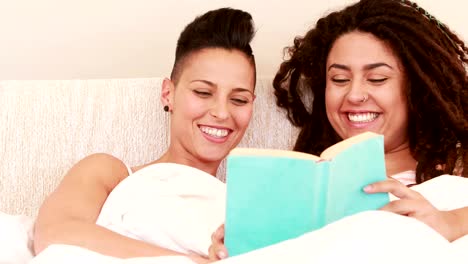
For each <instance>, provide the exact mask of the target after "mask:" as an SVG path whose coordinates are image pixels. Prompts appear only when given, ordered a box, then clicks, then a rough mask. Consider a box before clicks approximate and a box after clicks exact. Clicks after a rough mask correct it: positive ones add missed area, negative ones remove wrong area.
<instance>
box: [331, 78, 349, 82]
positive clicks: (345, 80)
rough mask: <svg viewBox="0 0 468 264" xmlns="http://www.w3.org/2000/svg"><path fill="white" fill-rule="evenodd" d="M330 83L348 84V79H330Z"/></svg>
mask: <svg viewBox="0 0 468 264" xmlns="http://www.w3.org/2000/svg"><path fill="white" fill-rule="evenodd" d="M332 81H333V82H334V83H345V82H348V81H349V79H334V78H332Z"/></svg>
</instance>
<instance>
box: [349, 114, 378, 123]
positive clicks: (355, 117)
mask: <svg viewBox="0 0 468 264" xmlns="http://www.w3.org/2000/svg"><path fill="white" fill-rule="evenodd" d="M378 116H379V114H378V113H359V114H357V113H348V119H349V120H350V121H351V122H360V123H367V122H372V121H374V120H375V119H376V118H377V117H378Z"/></svg>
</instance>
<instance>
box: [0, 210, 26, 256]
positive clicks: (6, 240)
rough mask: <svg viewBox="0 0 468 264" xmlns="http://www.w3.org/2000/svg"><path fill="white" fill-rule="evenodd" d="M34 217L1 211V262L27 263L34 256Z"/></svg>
mask: <svg viewBox="0 0 468 264" xmlns="http://www.w3.org/2000/svg"><path fill="white" fill-rule="evenodd" d="M33 226H34V221H33V219H32V218H30V217H27V216H24V215H8V214H5V213H2V212H0V234H1V235H0V263H18V264H19V263H27V262H28V261H29V260H31V259H32V258H33V255H34V254H33V240H32V234H33Z"/></svg>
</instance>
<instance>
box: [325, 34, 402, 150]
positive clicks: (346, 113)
mask: <svg viewBox="0 0 468 264" xmlns="http://www.w3.org/2000/svg"><path fill="white" fill-rule="evenodd" d="M326 79H327V80H326V91H325V103H326V111H327V117H328V119H329V121H330V123H331V125H332V127H333V128H334V129H335V131H336V132H337V133H338V135H339V136H340V137H341V138H343V139H346V138H349V137H351V136H354V135H357V134H360V133H362V132H365V131H372V132H375V133H378V134H382V135H384V140H385V151H386V152H391V151H393V150H397V149H399V148H402V147H407V144H408V135H407V126H408V110H407V102H406V96H405V77H404V72H403V69H402V66H401V63H400V61H399V59H398V58H397V57H396V56H395V55H394V53H393V51H392V50H391V49H390V47H389V46H388V45H386V44H385V43H384V42H383V41H381V40H379V39H378V38H376V37H375V36H374V35H372V34H369V33H362V32H351V33H347V34H345V35H343V36H341V37H340V38H338V39H337V40H336V41H335V43H334V44H333V46H332V48H331V50H330V53H329V54H328V58H327V73H326Z"/></svg>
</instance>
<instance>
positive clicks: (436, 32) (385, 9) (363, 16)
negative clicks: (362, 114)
mask: <svg viewBox="0 0 468 264" xmlns="http://www.w3.org/2000/svg"><path fill="white" fill-rule="evenodd" d="M352 31H359V32H366V33H371V34H373V35H374V36H376V37H377V38H379V39H381V40H383V41H384V42H385V43H387V44H388V45H389V46H390V47H391V48H392V50H393V51H394V54H396V56H397V57H398V58H399V59H400V61H401V63H402V65H403V67H404V71H405V76H407V77H406V79H407V83H406V87H407V90H406V96H407V102H408V113H409V116H408V122H409V124H408V135H409V148H410V151H411V154H412V155H413V157H414V159H415V160H417V161H418V165H417V167H416V182H417V183H421V182H423V181H426V180H429V179H432V178H434V177H436V176H439V175H441V174H459V175H463V176H464V177H468V170H466V169H465V170H464V171H463V164H468V151H467V150H468V87H467V72H466V66H467V62H468V58H467V48H466V47H465V44H464V42H463V41H462V40H461V39H460V38H459V37H457V35H455V34H454V33H453V32H452V31H451V30H450V29H449V28H448V27H447V26H446V25H444V24H442V23H441V22H440V21H438V20H437V19H435V18H434V17H433V16H431V15H430V14H429V13H427V12H426V11H425V10H424V9H422V8H421V7H419V6H418V5H417V4H415V3H413V2H410V1H406V0H400V1H398V0H361V1H360V2H358V3H356V4H354V5H351V6H348V7H346V8H345V9H343V10H341V11H337V12H333V13H330V14H329V15H327V16H325V17H323V18H321V19H319V20H318V21H317V23H316V25H315V27H314V28H312V29H311V30H309V31H308V32H307V33H306V35H305V36H303V37H296V38H295V39H294V45H293V46H291V47H288V48H286V49H285V53H286V55H287V56H288V58H287V59H286V60H285V61H284V62H283V63H282V64H281V66H280V69H279V71H278V72H277V74H276V76H275V78H274V80H273V86H274V89H275V95H276V99H277V101H276V102H277V105H278V106H279V107H282V108H284V109H286V110H287V113H288V118H289V120H290V121H291V122H292V124H293V125H295V126H297V127H300V128H301V130H300V133H299V136H298V138H297V141H296V145H295V147H294V150H296V151H302V152H307V153H312V154H315V155H317V154H320V153H321V152H322V151H323V150H325V149H326V148H327V147H329V146H331V145H333V144H335V143H337V142H338V141H340V140H342V139H341V138H340V137H339V136H338V134H337V133H336V132H335V130H334V129H333V127H332V126H331V124H330V122H329V121H328V119H327V115H326V109H325V86H326V61H327V57H328V53H329V51H330V49H331V47H332V45H333V43H334V42H335V40H336V39H337V38H338V37H340V36H342V35H343V34H345V33H349V32H352Z"/></svg>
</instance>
